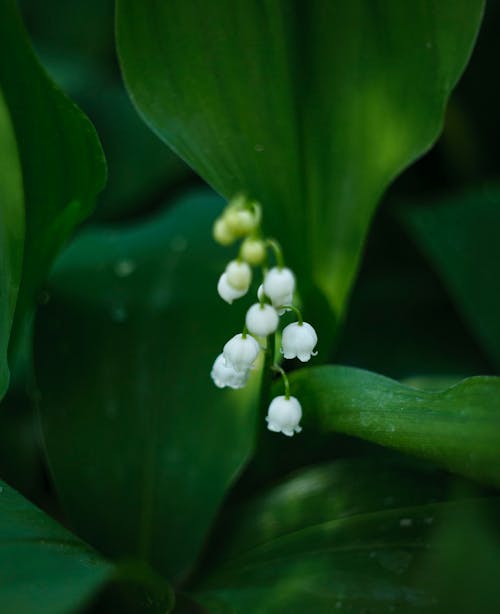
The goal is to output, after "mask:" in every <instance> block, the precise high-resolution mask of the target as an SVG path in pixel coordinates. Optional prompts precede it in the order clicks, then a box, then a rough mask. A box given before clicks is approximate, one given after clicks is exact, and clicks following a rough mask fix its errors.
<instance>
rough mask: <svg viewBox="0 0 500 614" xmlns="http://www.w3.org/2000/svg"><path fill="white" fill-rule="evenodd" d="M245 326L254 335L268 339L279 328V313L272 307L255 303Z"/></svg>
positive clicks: (248, 312) (248, 313)
mask: <svg viewBox="0 0 500 614" xmlns="http://www.w3.org/2000/svg"><path fill="white" fill-rule="evenodd" d="M245 324H246V327H247V328H248V330H249V331H250V332H251V333H252V334H253V335H257V337H267V335H271V334H272V333H274V332H276V329H277V328H278V324H279V316H278V312H277V311H276V309H275V308H274V307H271V305H266V304H260V303H255V305H252V306H251V307H250V309H249V310H248V311H247V315H246V319H245Z"/></svg>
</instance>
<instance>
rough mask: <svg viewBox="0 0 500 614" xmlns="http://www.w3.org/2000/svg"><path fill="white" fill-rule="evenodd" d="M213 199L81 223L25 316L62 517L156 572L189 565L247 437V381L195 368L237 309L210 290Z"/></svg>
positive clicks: (236, 321) (217, 267)
mask: <svg viewBox="0 0 500 614" xmlns="http://www.w3.org/2000/svg"><path fill="white" fill-rule="evenodd" d="M221 204H222V203H221V201H220V199H219V198H218V197H215V196H214V195H213V194H212V193H207V192H204V193H200V194H199V195H193V196H191V197H186V198H185V199H184V200H183V201H182V202H179V203H178V204H177V205H176V206H174V207H173V208H171V209H169V210H168V211H167V212H164V213H162V214H161V215H160V216H159V217H156V218H154V219H151V220H150V221H148V222H145V223H143V224H141V225H137V226H134V227H131V228H120V227H112V226H109V227H106V228H96V229H94V230H88V231H86V232H84V233H82V234H81V235H80V236H79V237H78V238H77V239H76V240H75V241H74V242H73V243H72V244H71V246H70V247H69V249H68V250H67V252H66V253H65V254H64V256H63V257H62V258H61V259H60V261H59V262H58V264H57V266H56V268H55V271H54V275H53V277H52V280H51V284H50V292H51V300H50V301H49V303H48V304H47V305H46V306H45V307H43V308H41V310H40V316H39V318H38V320H37V325H36V340H35V345H36V347H35V354H36V366H37V377H38V381H39V384H40V388H41V420H42V427H43V432H44V438H45V445H46V449H47V456H48V460H49V464H50V467H51V470H52V473H53V476H54V480H55V484H56V487H57V490H58V492H59V494H60V498H61V501H62V504H63V507H64V508H65V510H66V512H67V514H68V517H69V518H70V520H71V523H72V525H73V526H74V527H75V528H76V529H77V530H78V532H79V533H80V534H81V535H82V536H83V537H85V539H87V540H88V541H89V542H91V543H92V544H94V545H96V546H98V547H99V548H100V549H102V550H103V551H104V552H106V553H108V554H110V555H129V556H135V557H138V558H141V559H143V560H147V561H150V562H151V563H152V565H153V566H154V567H156V568H157V569H158V570H159V571H160V572H162V573H164V574H166V575H168V576H174V575H178V574H182V573H184V572H186V571H187V570H188V568H189V567H190V565H192V563H193V561H194V559H195V558H196V556H197V554H198V552H199V550H200V548H201V546H202V544H203V541H204V539H205V536H206V533H207V531H208V529H209V527H210V525H211V523H212V521H213V519H214V517H215V514H216V512H217V509H218V507H219V505H220V503H221V501H222V498H223V497H224V494H225V492H226V490H227V489H228V487H229V485H230V484H231V483H232V482H233V480H234V479H235V477H236V475H237V473H238V471H239V469H240V467H241V466H242V464H243V463H244V462H245V461H246V459H247V458H248V455H249V453H250V451H251V447H252V443H253V438H254V420H255V413H254V402H253V397H254V393H253V390H245V391H236V392H234V391H232V392H225V391H221V390H218V389H217V388H215V386H214V385H213V383H212V381H211V380H210V375H209V373H210V368H211V365H212V362H213V360H214V359H215V357H216V356H217V354H218V353H219V352H220V351H221V349H222V346H223V344H224V343H225V341H226V340H227V339H228V338H229V337H230V336H231V335H233V334H235V333H237V332H238V331H239V330H241V326H242V320H243V313H242V311H241V307H240V308H238V307H237V306H231V307H230V306H229V305H225V304H224V303H223V302H222V301H221V300H220V298H219V297H218V295H217V292H216V284H217V278H218V276H219V274H220V271H221V270H223V267H224V262H225V261H226V258H227V254H226V250H225V249H222V248H220V247H217V246H216V245H214V244H213V242H212V239H211V224H212V221H213V218H214V216H215V215H217V213H218V212H219V211H220V208H221Z"/></svg>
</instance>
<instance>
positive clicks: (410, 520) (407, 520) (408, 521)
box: [399, 518, 413, 527]
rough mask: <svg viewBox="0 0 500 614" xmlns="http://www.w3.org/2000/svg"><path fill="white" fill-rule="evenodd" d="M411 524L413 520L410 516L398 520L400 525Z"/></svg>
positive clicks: (409, 525) (408, 525)
mask: <svg viewBox="0 0 500 614" xmlns="http://www.w3.org/2000/svg"><path fill="white" fill-rule="evenodd" d="M412 524H413V520H412V519H411V518H401V520H400V521H399V526H400V527H411V526H412Z"/></svg>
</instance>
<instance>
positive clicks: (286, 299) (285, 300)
mask: <svg viewBox="0 0 500 614" xmlns="http://www.w3.org/2000/svg"><path fill="white" fill-rule="evenodd" d="M264 296H266V294H265V293H264V286H263V285H262V284H260V286H259V287H258V288H257V298H258V299H259V302H260V301H262V299H263V298H264ZM292 303H293V294H290V296H283V297H281V299H280V300H279V301H278V302H277V303H273V307H274V308H275V309H277V312H276V313H277V314H278V315H279V316H282V315H283V314H284V313H286V312H287V311H292V310H291V309H290V308H287V309H278V307H280V306H281V305H291V304H292Z"/></svg>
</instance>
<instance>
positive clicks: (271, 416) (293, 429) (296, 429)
mask: <svg viewBox="0 0 500 614" xmlns="http://www.w3.org/2000/svg"><path fill="white" fill-rule="evenodd" d="M301 418H302V407H301V406H300V403H299V402H298V400H297V399H296V398H295V397H289V398H288V399H287V398H286V397H285V396H279V397H276V398H274V399H273V400H272V401H271V404H270V405H269V409H268V410H267V417H266V421H267V428H268V429H269V430H270V431H274V432H275V433H283V435H287V436H288V437H292V435H293V434H294V433H300V431H301V430H302V428H301V427H300V426H299V422H300V419H301Z"/></svg>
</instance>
